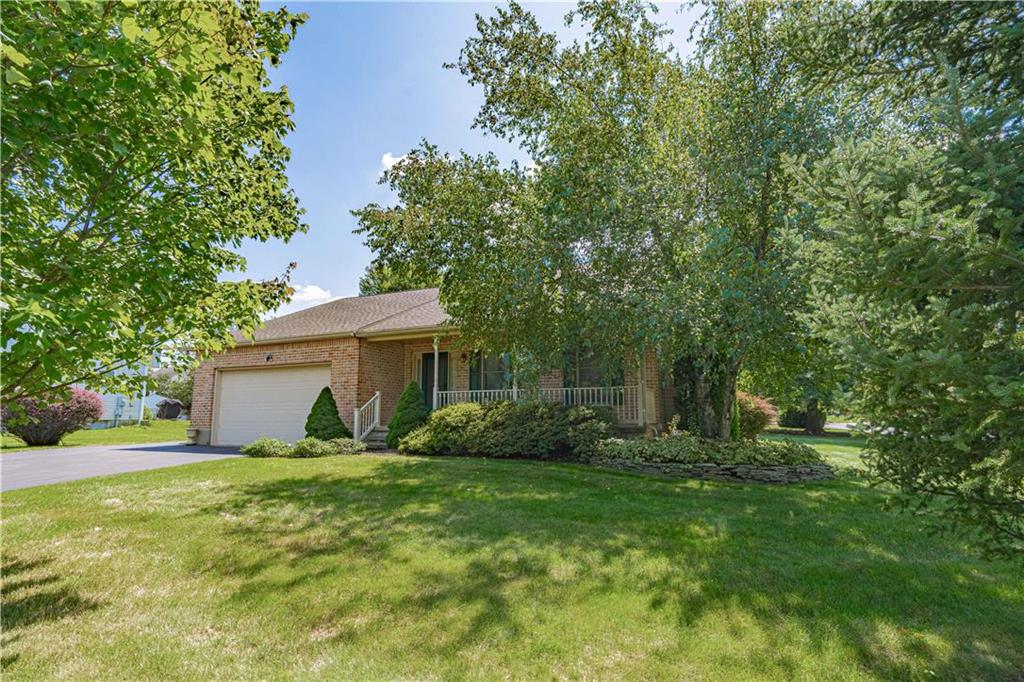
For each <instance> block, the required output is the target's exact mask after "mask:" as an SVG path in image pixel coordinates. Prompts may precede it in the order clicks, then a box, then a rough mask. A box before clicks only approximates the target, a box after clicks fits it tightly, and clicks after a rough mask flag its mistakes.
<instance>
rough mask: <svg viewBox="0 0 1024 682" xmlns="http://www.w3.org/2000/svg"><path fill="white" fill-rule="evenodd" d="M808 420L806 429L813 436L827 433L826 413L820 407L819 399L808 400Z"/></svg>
mask: <svg viewBox="0 0 1024 682" xmlns="http://www.w3.org/2000/svg"><path fill="white" fill-rule="evenodd" d="M806 414H807V422H806V424H807V425H806V426H805V427H804V430H805V431H807V433H808V434H810V435H812V436H824V435H825V413H824V412H822V411H820V410H819V408H818V399H817V398H812V399H811V400H808V401H807V413H806Z"/></svg>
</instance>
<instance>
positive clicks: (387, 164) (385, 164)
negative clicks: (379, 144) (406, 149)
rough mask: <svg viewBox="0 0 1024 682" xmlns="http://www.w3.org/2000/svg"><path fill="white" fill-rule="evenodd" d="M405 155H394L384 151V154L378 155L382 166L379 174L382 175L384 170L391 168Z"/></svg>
mask: <svg viewBox="0 0 1024 682" xmlns="http://www.w3.org/2000/svg"><path fill="white" fill-rule="evenodd" d="M405 157H406V155H405V154H402V155H401V156H395V155H394V154H392V153H391V152H384V156H382V157H380V165H381V166H382V168H381V171H380V174H381V175H383V174H384V171H389V170H391V168H392V167H393V166H394V165H395V164H396V163H398V162H399V161H401V160H402V159H404V158H405Z"/></svg>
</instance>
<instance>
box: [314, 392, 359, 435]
mask: <svg viewBox="0 0 1024 682" xmlns="http://www.w3.org/2000/svg"><path fill="white" fill-rule="evenodd" d="M306 437H307V438H317V439H319V440H331V439H332V438H351V437H352V432H351V431H349V430H348V427H347V426H345V423H344V422H343V421H341V417H339V416H338V404H337V403H336V402H334V394H332V393H331V389H330V388H328V387H327V386H324V390H322V391H320V395H318V396H317V398H316V400H315V401H314V402H313V408H312V409H311V410H310V411H309V417H307V418H306Z"/></svg>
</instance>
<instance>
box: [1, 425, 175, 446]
mask: <svg viewBox="0 0 1024 682" xmlns="http://www.w3.org/2000/svg"><path fill="white" fill-rule="evenodd" d="M187 428H188V421H185V420H178V419H156V420H154V421H152V422H150V423H149V424H148V425H147V426H139V425H137V424H133V425H131V426H118V427H116V428H112V429H82V430H80V431H75V432H73V433H69V434H68V435H66V436H65V437H64V441H63V442H62V443H61V444H60V446H56V445H41V446H39V448H40V449H42V448H52V447H62V446H64V447H71V446H75V445H121V444H125V445H127V444H130V443H163V442H166V441H172V440H185V429H187ZM3 449H4V450H27V449H30V448H29V446H27V445H25V442H24V441H23V440H21V439H20V438H18V437H17V436H13V435H10V434H4V435H3Z"/></svg>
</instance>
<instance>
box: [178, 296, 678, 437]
mask: <svg viewBox="0 0 1024 682" xmlns="http://www.w3.org/2000/svg"><path fill="white" fill-rule="evenodd" d="M457 335H458V331H457V330H455V329H453V328H451V327H450V326H449V325H448V324H447V317H446V315H445V313H444V310H442V308H441V305H440V303H439V301H438V290H437V289H418V290H414V291H403V292H398V293H393V294H381V295H378V296H358V297H353V298H346V299H340V300H337V301H331V302H330V303H324V304H322V305H319V306H315V307H313V308H307V309H306V310H302V311H299V312H296V313H292V314H290V315H284V316H282V317H278V318H276V319H273V320H269V321H267V322H266V323H265V324H264V326H263V327H262V328H260V329H259V330H258V331H256V333H255V334H254V336H253V338H252V339H242V338H238V339H237V340H236V341H237V343H236V345H235V346H234V347H233V348H231V349H229V350H228V351H226V352H224V353H221V354H220V355H216V356H213V357H210V358H208V359H207V360H206V361H204V362H203V363H202V364H201V365H200V366H199V367H198V368H197V370H196V373H195V382H194V388H193V398H192V411H191V417H192V433H191V434H190V435H191V436H192V439H193V440H194V441H195V442H197V443H202V444H207V443H210V444H213V445H241V444H244V443H247V442H250V441H252V440H253V439H254V438H256V437H258V436H260V435H266V436H273V437H276V438H282V439H284V440H289V441H293V440H296V439H298V438H301V437H302V436H303V435H304V425H305V420H306V416H307V414H308V413H309V409H310V407H311V406H312V404H313V401H314V399H315V398H316V396H317V394H319V392H320V391H321V390H322V389H323V388H324V387H325V386H329V387H330V389H331V391H332V393H333V394H334V399H335V401H336V402H337V404H338V411H339V415H340V416H341V418H342V420H343V421H344V422H345V424H346V425H347V426H348V427H349V428H350V429H352V431H353V433H354V434H355V436H356V437H357V438H361V439H365V438H370V439H374V437H375V436H376V437H377V439H379V437H380V435H381V431H382V429H383V428H384V427H385V426H386V425H387V422H388V420H390V419H391V417H392V416H393V414H394V410H395V405H396V403H397V401H398V397H399V395H400V394H401V393H402V391H403V389H404V388H405V386H406V385H407V384H408V383H409V382H410V381H414V380H415V381H416V382H417V383H418V384H419V385H420V387H421V388H422V390H423V392H424V399H425V401H426V403H427V405H428V406H433V407H442V406H444V405H448V404H452V403H456V402H467V401H473V402H487V401H491V400H506V399H507V400H514V399H520V398H524V397H527V396H531V397H534V398H539V399H542V400H550V401H554V402H559V403H563V404H594V405H603V406H607V407H611V408H612V409H613V410H614V411H615V413H616V415H617V417H618V420H619V423H620V425H622V426H626V427H634V428H649V427H657V426H659V425H661V424H663V423H664V422H665V420H666V419H667V416H668V414H670V412H671V405H672V402H671V388H670V387H669V386H668V384H667V382H665V381H662V380H661V379H662V378H661V377H660V376H659V372H658V368H657V363H656V361H655V357H654V355H653V353H649V354H648V355H647V357H645V359H644V360H645V361H644V362H643V363H639V362H632V363H626V365H627V366H626V368H625V369H624V370H623V372H622V376H621V377H620V378H618V379H617V380H614V381H607V380H605V379H602V378H599V377H598V376H597V374H596V372H595V370H594V367H593V363H588V362H587V361H586V360H585V359H584V360H582V361H578V362H572V363H570V362H567V363H566V366H565V367H555V368H549V369H548V370H547V371H545V372H542V373H541V375H540V380H539V385H538V386H533V387H524V386H519V385H517V381H516V376H515V373H514V372H513V371H512V367H511V363H510V361H509V356H508V354H481V353H470V352H466V351H464V350H462V349H460V348H458V347H457V345H456V344H454V343H453V340H454V338H455V337H456V336H457Z"/></svg>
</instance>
